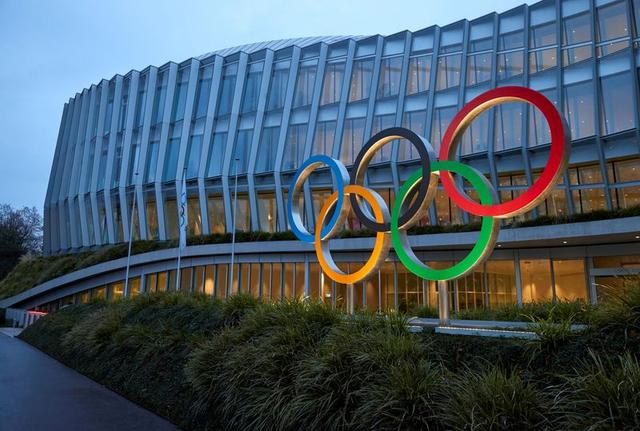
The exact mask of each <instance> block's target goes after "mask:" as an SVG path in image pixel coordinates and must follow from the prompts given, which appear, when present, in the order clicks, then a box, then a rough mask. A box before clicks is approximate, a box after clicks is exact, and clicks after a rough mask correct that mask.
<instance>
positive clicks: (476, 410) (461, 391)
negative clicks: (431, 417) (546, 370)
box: [439, 365, 557, 431]
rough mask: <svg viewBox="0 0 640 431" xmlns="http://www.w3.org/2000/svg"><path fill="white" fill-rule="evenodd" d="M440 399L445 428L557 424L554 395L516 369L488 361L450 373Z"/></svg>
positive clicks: (524, 427)
mask: <svg viewBox="0 0 640 431" xmlns="http://www.w3.org/2000/svg"><path fill="white" fill-rule="evenodd" d="M446 388H447V391H446V394H447V395H446V396H445V397H443V398H442V399H441V400H440V402H439V406H440V417H441V419H442V422H443V426H444V429H452V430H453V429H455V430H469V431H480V430H492V431H499V430H505V431H506V430H519V431H526V430H543V429H557V428H555V427H554V416H553V415H552V410H553V407H554V404H553V400H552V398H551V396H550V395H548V394H547V393H545V392H546V391H543V390H541V389H539V388H537V387H536V386H535V385H533V384H532V383H529V382H526V381H524V380H523V379H522V378H521V377H519V376H518V374H516V373H514V372H506V371H504V370H502V369H500V368H498V367H493V366H490V365H487V367H486V368H485V369H484V370H479V371H475V370H471V369H468V370H466V371H463V372H461V373H460V374H458V375H450V376H449V379H448V381H447V383H446Z"/></svg>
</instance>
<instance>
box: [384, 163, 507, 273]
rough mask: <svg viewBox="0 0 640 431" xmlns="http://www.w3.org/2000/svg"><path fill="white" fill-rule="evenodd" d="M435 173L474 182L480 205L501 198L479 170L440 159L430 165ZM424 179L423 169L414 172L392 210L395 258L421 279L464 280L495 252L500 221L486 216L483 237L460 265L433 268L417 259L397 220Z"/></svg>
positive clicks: (483, 220)
mask: <svg viewBox="0 0 640 431" xmlns="http://www.w3.org/2000/svg"><path fill="white" fill-rule="evenodd" d="M431 170H432V172H437V173H438V174H439V171H440V170H442V171H447V172H453V173H456V174H458V175H460V176H462V177H463V178H465V179H466V180H467V181H469V182H470V183H471V185H472V186H473V188H474V189H475V190H477V192H478V196H479V197H480V203H481V204H483V205H491V204H494V203H496V202H498V197H497V195H496V192H495V190H494V189H493V187H492V185H491V183H489V180H487V178H485V177H484V175H482V174H481V173H480V172H479V171H477V170H476V169H474V168H472V167H470V166H467V165H463V164H462V163H459V162H455V161H450V160H441V161H436V162H432V163H431ZM421 180H422V170H417V171H415V172H414V173H413V174H412V175H411V176H410V177H409V178H408V179H407V181H405V183H404V184H403V185H402V187H401V188H400V190H399V192H398V195H397V197H396V200H395V202H394V205H393V209H392V211H391V220H390V224H391V242H392V244H393V248H394V249H395V251H396V255H397V256H398V258H399V259H400V261H401V262H402V263H403V264H404V266H406V267H407V269H408V270H409V271H411V272H412V273H413V274H415V275H417V276H418V277H421V278H424V279H428V280H441V281H444V280H452V279H454V278H459V277H462V276H464V275H466V274H468V273H469V272H471V271H472V270H473V268H474V266H475V265H477V264H478V263H480V262H482V261H483V260H484V259H486V258H487V257H488V255H489V254H490V253H491V251H492V250H493V246H494V245H495V242H496V240H497V237H498V231H499V229H500V220H499V219H497V218H495V217H492V216H483V217H482V223H481V228H480V234H479V237H478V241H477V242H476V244H475V246H474V247H473V248H472V249H471V251H470V252H469V254H468V255H467V256H466V257H465V258H464V259H462V260H461V261H460V262H458V263H457V264H455V265H453V266H451V267H449V268H446V269H434V268H430V267H428V266H427V265H425V264H424V263H422V262H421V261H420V259H418V257H417V256H416V255H415V253H414V252H413V250H412V249H411V245H410V244H409V238H408V236H407V231H406V228H408V226H407V227H405V229H399V227H398V221H399V218H400V214H401V210H402V208H403V202H404V201H405V199H406V198H407V196H408V195H409V194H410V192H411V191H412V190H413V189H414V188H415V187H416V186H417V185H418V184H419V183H420V181H421Z"/></svg>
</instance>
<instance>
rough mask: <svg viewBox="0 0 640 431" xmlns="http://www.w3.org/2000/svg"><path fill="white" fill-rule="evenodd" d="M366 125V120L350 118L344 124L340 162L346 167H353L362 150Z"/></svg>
mask: <svg viewBox="0 0 640 431" xmlns="http://www.w3.org/2000/svg"><path fill="white" fill-rule="evenodd" d="M364 123H365V119H364V118H350V119H347V120H345V122H344V131H343V135H342V146H341V148H340V161H342V163H344V164H345V165H351V164H352V163H353V161H354V160H355V158H356V156H357V155H358V152H359V151H360V148H362V145H363V139H364Z"/></svg>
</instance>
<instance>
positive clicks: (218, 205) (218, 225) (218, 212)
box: [207, 194, 225, 233]
mask: <svg viewBox="0 0 640 431" xmlns="http://www.w3.org/2000/svg"><path fill="white" fill-rule="evenodd" d="M207 216H208V218H209V231H210V232H211V233H224V232H225V220H224V199H223V198H222V196H221V195H215V194H210V195H208V196H207Z"/></svg>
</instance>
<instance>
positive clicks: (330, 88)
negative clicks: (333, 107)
mask: <svg viewBox="0 0 640 431" xmlns="http://www.w3.org/2000/svg"><path fill="white" fill-rule="evenodd" d="M344 67H345V62H344V61H339V62H335V63H328V64H327V65H326V67H325V70H324V81H323V83H322V96H321V97H320V104H321V105H328V104H330V103H336V102H339V101H340V93H341V92H342V82H343V81H344Z"/></svg>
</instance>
